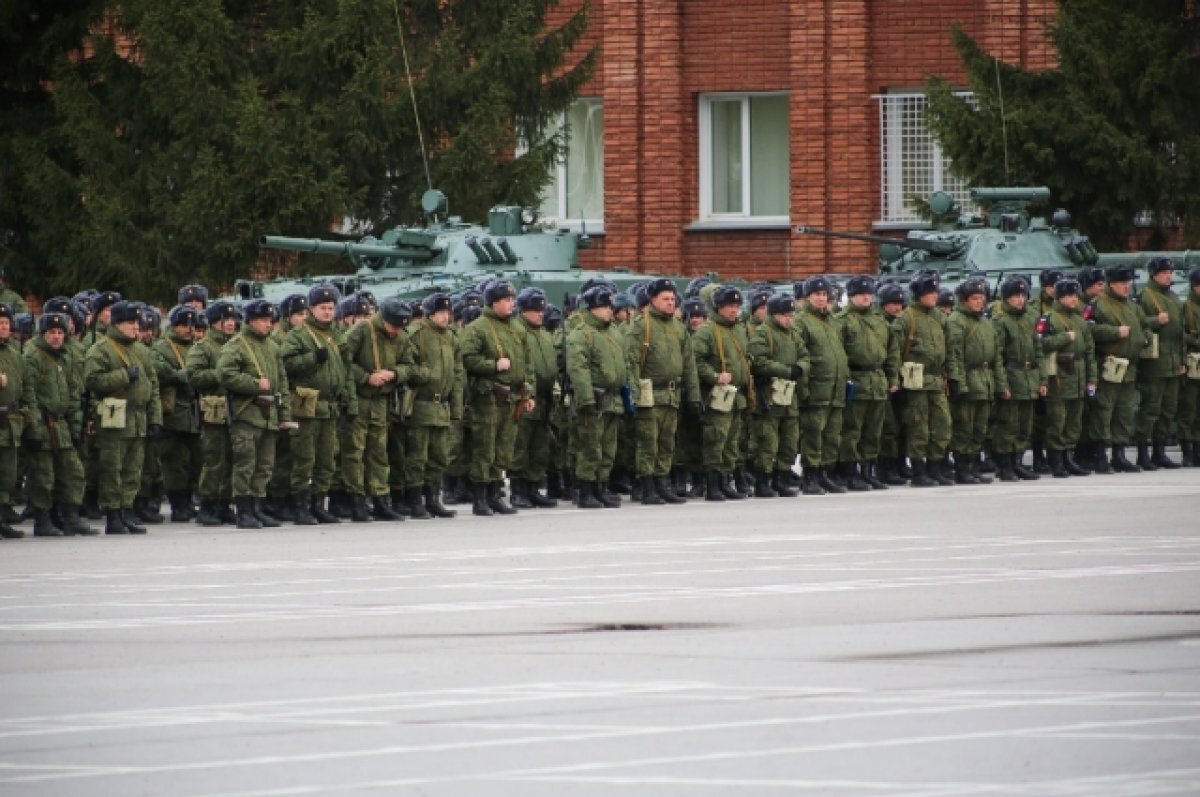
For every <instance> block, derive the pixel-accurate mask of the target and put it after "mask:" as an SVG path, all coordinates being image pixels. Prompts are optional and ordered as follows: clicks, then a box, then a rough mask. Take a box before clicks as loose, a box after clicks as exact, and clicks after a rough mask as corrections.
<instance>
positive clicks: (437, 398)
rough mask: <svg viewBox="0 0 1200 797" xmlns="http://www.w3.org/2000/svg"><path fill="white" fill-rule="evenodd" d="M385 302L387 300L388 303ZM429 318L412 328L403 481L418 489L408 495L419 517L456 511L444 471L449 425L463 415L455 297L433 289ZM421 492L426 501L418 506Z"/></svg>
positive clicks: (449, 515) (428, 301) (427, 304)
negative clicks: (445, 499)
mask: <svg viewBox="0 0 1200 797" xmlns="http://www.w3.org/2000/svg"><path fill="white" fill-rule="evenodd" d="M384 305H385V307H386V306H387V303H386V302H385V303H384ZM422 311H423V312H424V315H425V320H424V321H422V322H421V324H420V325H419V326H417V327H416V328H415V329H414V330H413V331H412V333H411V337H410V343H411V346H410V348H411V349H412V352H413V367H412V371H411V376H410V377H409V384H410V385H411V388H410V389H411V390H412V391H413V393H414V394H413V403H412V413H411V414H410V415H409V416H408V418H407V419H405V422H404V427H403V430H402V431H403V434H404V451H405V454H406V457H405V460H404V469H405V474H404V482H405V484H407V485H408V486H409V488H408V489H409V490H412V491H415V492H414V494H413V497H412V499H411V500H410V501H409V506H410V510H411V512H412V515H413V517H414V518H421V517H429V516H433V517H435V518H452V517H454V516H455V514H456V512H455V511H454V510H453V509H447V508H446V507H445V506H444V505H443V504H442V501H441V498H440V492H441V487H442V476H443V474H444V473H445V472H446V466H447V464H448V463H449V461H450V451H449V447H448V441H449V432H450V426H451V424H452V423H454V422H457V421H461V419H462V411H463V409H462V407H463V385H464V384H465V382H464V379H463V366H462V358H461V357H460V356H459V352H458V340H457V338H456V337H455V336H454V333H453V332H452V331H451V329H450V326H451V314H452V312H453V310H452V303H451V301H450V297H449V296H447V295H446V294H444V293H433V294H430V295H429V296H427V297H425V301H424V302H423V303H422ZM417 495H420V496H423V497H424V499H425V506H424V507H423V508H422V509H421V511H420V512H418V511H417Z"/></svg>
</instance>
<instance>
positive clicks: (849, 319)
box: [836, 276, 890, 491]
mask: <svg viewBox="0 0 1200 797" xmlns="http://www.w3.org/2000/svg"><path fill="white" fill-rule="evenodd" d="M874 294H875V280H873V279H871V278H870V277H865V276H855V277H851V278H850V279H849V280H848V281H847V282H846V296H847V297H848V299H849V304H848V305H847V306H846V309H845V310H842V311H841V312H840V313H838V314H837V317H836V319H837V329H838V333H839V334H840V336H841V339H842V348H843V349H845V351H846V360H847V362H848V363H849V365H850V381H851V382H853V383H854V401H853V402H851V403H849V404H848V405H847V406H846V409H845V412H844V413H843V419H842V443H841V452H840V454H839V455H838V459H839V461H840V462H841V470H842V476H843V478H844V479H845V481H846V487H847V488H848V489H851V490H859V491H861V490H867V489H872V488H873V489H876V490H886V489H887V484H885V483H884V482H883V480H882V479H881V478H880V477H879V476H878V475H877V474H876V472H875V464H876V461H877V460H878V459H879V443H880V440H881V438H882V437H883V423H884V417H885V416H886V415H887V413H888V411H889V407H888V397H889V396H888V375H887V372H886V371H885V370H884V366H885V365H886V364H887V356H888V337H889V334H890V332H889V329H888V320H887V319H886V318H884V315H883V313H882V312H881V311H880V310H879V309H878V308H877V307H875V301H874V299H875V296H874Z"/></svg>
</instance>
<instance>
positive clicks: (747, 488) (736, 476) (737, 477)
mask: <svg viewBox="0 0 1200 797" xmlns="http://www.w3.org/2000/svg"><path fill="white" fill-rule="evenodd" d="M728 483H729V481H728V479H726V481H725V484H728ZM733 488H734V489H735V490H737V491H738V492H739V493H741V495H740V496H739V497H741V498H747V497H749V496H750V494H751V493H753V492H754V484H753V482H752V481H751V480H750V479H748V478H747V477H746V471H745V470H743V469H742V468H741V467H740V466H739V467H736V468H734V469H733ZM725 497H726V498H733V496H731V495H730V494H729V493H725Z"/></svg>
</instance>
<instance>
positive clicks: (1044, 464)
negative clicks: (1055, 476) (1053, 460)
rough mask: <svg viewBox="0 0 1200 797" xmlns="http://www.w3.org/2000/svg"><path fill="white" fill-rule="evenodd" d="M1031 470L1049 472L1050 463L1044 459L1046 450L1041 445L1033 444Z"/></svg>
mask: <svg viewBox="0 0 1200 797" xmlns="http://www.w3.org/2000/svg"><path fill="white" fill-rule="evenodd" d="M1033 472H1034V473H1049V472H1050V463H1049V462H1048V461H1047V460H1046V450H1045V449H1044V448H1042V447H1041V446H1035V447H1034V449H1033Z"/></svg>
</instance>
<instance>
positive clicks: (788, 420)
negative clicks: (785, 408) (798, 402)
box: [750, 415, 800, 473]
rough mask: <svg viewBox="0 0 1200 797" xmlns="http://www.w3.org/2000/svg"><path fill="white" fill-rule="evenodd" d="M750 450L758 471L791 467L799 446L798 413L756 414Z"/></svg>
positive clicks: (769, 471)
mask: <svg viewBox="0 0 1200 797" xmlns="http://www.w3.org/2000/svg"><path fill="white" fill-rule="evenodd" d="M750 425H751V426H752V427H753V429H754V436H753V438H752V441H751V442H752V445H751V447H750V450H751V452H752V454H751V459H752V462H751V465H753V467H754V469H755V470H757V471H759V472H760V473H771V472H772V471H777V470H791V468H792V465H793V464H795V462H796V454H797V452H798V451H799V448H800V418H799V416H796V415H792V416H784V415H756V416H754V420H753V422H752V423H751V424H750Z"/></svg>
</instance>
